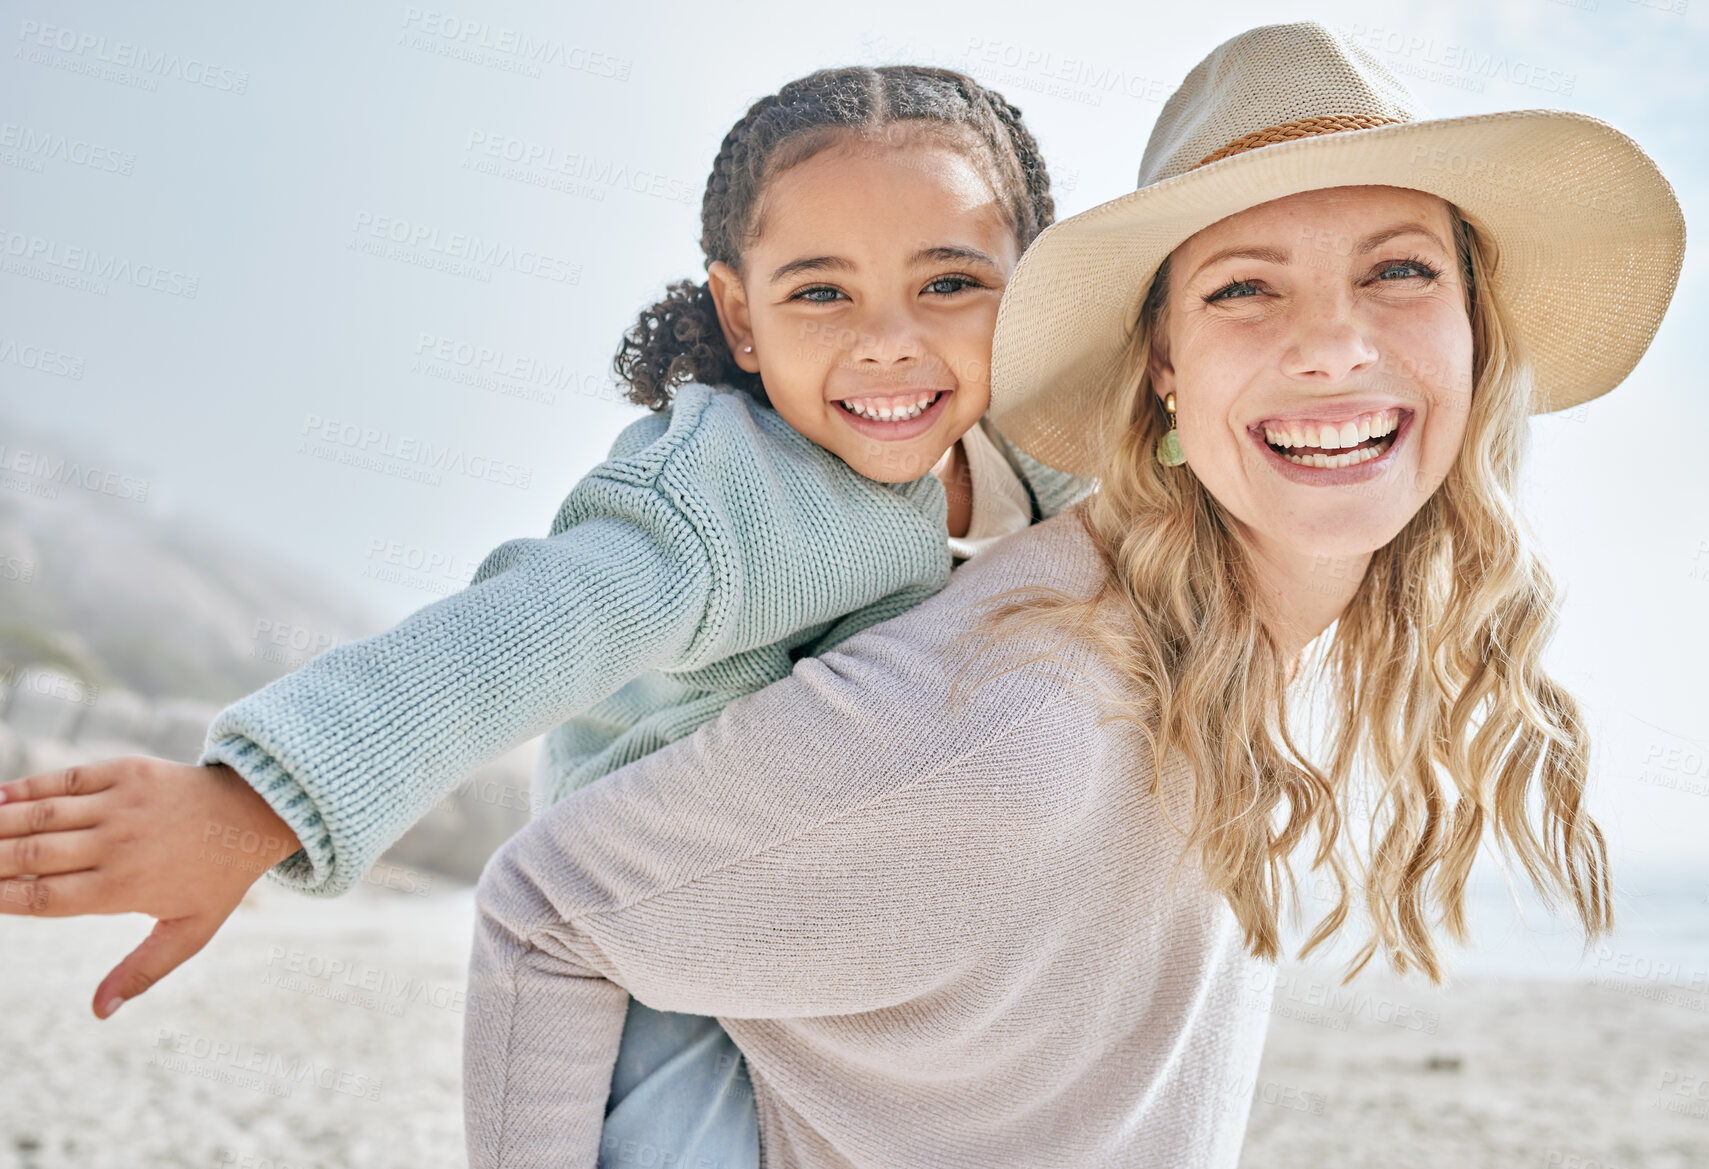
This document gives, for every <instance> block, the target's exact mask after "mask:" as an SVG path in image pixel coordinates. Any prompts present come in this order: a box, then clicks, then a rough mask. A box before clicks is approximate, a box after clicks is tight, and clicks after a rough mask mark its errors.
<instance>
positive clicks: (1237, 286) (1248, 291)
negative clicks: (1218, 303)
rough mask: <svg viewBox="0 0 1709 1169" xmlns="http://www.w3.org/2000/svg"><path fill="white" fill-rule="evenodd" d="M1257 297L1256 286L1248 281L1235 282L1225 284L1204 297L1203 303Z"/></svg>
mask: <svg viewBox="0 0 1709 1169" xmlns="http://www.w3.org/2000/svg"><path fill="white" fill-rule="evenodd" d="M1257 295H1258V286H1257V285H1256V284H1254V283H1252V282H1251V281H1250V280H1236V281H1235V282H1234V283H1233V284H1226V285H1224V286H1223V287H1221V288H1219V289H1217V290H1216V291H1215V292H1213V293H1211V294H1210V295H1209V296H1207V297H1205V302H1206V303H1207V304H1208V303H1209V302H1211V301H1213V300H1238V299H1240V298H1242V297H1247V296H1257Z"/></svg>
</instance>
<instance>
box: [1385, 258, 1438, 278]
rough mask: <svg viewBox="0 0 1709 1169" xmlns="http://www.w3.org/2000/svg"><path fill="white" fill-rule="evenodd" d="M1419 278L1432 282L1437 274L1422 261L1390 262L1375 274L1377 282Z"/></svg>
mask: <svg viewBox="0 0 1709 1169" xmlns="http://www.w3.org/2000/svg"><path fill="white" fill-rule="evenodd" d="M1420 276H1422V277H1423V278H1424V279H1426V280H1434V279H1436V276H1437V272H1436V269H1434V268H1432V267H1431V266H1430V265H1429V264H1426V263H1425V262H1424V261H1423V260H1390V261H1389V262H1388V263H1386V264H1384V265H1383V266H1382V268H1380V269H1379V270H1378V272H1377V279H1378V280H1411V279H1414V278H1416V277H1420Z"/></svg>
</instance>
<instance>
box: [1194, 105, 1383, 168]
mask: <svg viewBox="0 0 1709 1169" xmlns="http://www.w3.org/2000/svg"><path fill="white" fill-rule="evenodd" d="M1400 120H1401V119H1399V118H1389V117H1385V116H1383V115H1382V114H1328V115H1324V116H1319V117H1315V118H1295V119H1294V120H1293V121H1291V122H1282V123H1280V124H1279V125H1275V126H1265V127H1264V128H1263V129H1262V130H1254V131H1252V133H1250V134H1242V135H1241V136H1240V137H1239V138H1236V139H1235V140H1234V141H1233V142H1230V143H1229V144H1228V145H1227V146H1224V147H1223V148H1222V149H1221V150H1217V151H1214V152H1212V153H1210V154H1207V155H1205V156H1204V157H1203V158H1201V159H1200V160H1199V161H1198V162H1197V163H1195V164H1194V167H1193V169H1195V170H1197V169H1198V168H1199V167H1201V166H1204V165H1205V164H1206V163H1211V162H1216V161H1217V160H1218V159H1222V158H1227V157H1228V156H1229V155H1231V154H1239V153H1240V152H1241V151H1243V150H1251V149H1253V148H1254V147H1258V146H1268V145H1270V144H1271V143H1272V142H1291V141H1292V140H1293V139H1295V138H1310V137H1312V136H1314V135H1317V134H1334V133H1336V132H1338V131H1340V130H1369V129H1370V128H1371V127H1373V126H1388V125H1393V124H1395V123H1397V122H1399V121H1400Z"/></svg>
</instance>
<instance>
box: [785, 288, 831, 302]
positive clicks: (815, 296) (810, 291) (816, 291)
mask: <svg viewBox="0 0 1709 1169" xmlns="http://www.w3.org/2000/svg"><path fill="white" fill-rule="evenodd" d="M821 293H824V294H825V295H820V294H821ZM841 295H842V293H841V292H838V291H837V290H836V289H835V288H831V287H830V286H828V285H824V284H818V285H815V286H814V287H812V288H803V289H802V290H801V291H800V292H797V293H796V294H795V295H794V296H792V297H790V298H789V299H790V300H809V301H812V302H813V303H814V304H830V303H831V302H832V301H834V300H836V299H837V297H839V296H841Z"/></svg>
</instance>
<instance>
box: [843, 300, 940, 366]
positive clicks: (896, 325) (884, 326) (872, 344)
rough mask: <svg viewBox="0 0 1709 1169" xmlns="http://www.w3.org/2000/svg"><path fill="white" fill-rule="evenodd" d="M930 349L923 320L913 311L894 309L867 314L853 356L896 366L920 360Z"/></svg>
mask: <svg viewBox="0 0 1709 1169" xmlns="http://www.w3.org/2000/svg"><path fill="white" fill-rule="evenodd" d="M925 352H926V347H925V341H924V338H923V336H922V334H921V330H920V327H919V322H918V321H916V320H915V319H914V318H913V316H912V314H910V313H907V312H904V311H900V310H890V311H886V312H875V313H871V314H869V315H868V316H867V318H866V319H865V320H864V321H862V322H861V326H860V328H859V329H857V330H856V337H855V343H854V346H853V348H852V349H851V350H850V352H849V357H850V358H851V359H852V360H854V361H856V362H859V363H860V364H863V365H880V366H885V365H894V364H897V363H899V362H905V361H910V360H914V359H917V358H919V357H921V356H923V355H924V354H925Z"/></svg>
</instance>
